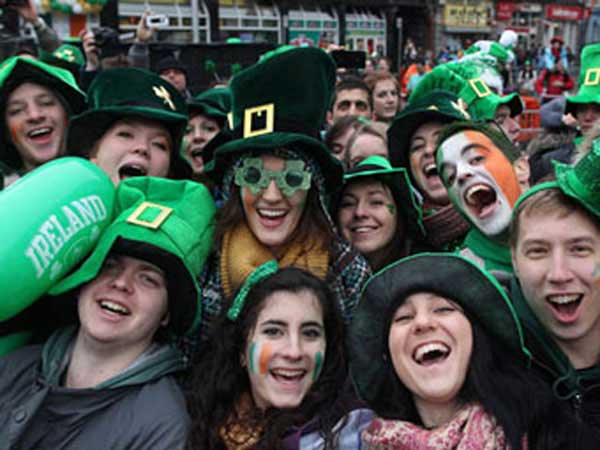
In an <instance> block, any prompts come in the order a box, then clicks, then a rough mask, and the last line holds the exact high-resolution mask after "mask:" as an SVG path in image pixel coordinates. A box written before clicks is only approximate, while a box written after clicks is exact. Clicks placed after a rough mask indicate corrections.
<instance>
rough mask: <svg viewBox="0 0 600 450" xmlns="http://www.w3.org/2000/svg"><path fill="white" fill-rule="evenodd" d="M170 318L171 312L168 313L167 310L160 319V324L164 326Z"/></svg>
mask: <svg viewBox="0 0 600 450" xmlns="http://www.w3.org/2000/svg"><path fill="white" fill-rule="evenodd" d="M170 320H171V314H170V313H169V311H167V312H166V313H165V315H164V316H163V318H162V319H161V321H160V326H161V327H166V326H167V325H168V324H169V321H170Z"/></svg>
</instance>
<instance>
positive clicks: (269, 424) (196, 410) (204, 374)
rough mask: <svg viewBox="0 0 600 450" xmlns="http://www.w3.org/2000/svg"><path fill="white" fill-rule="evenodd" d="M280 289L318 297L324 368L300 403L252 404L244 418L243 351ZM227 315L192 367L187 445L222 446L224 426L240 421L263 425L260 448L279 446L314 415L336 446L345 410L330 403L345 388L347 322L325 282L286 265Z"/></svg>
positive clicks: (247, 386)
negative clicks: (240, 411)
mask: <svg viewBox="0 0 600 450" xmlns="http://www.w3.org/2000/svg"><path fill="white" fill-rule="evenodd" d="M281 291H284V292H293V293H299V292H305V291H308V292H310V293H312V294H314V296H315V298H316V299H317V300H318V302H319V304H320V306H321V309H322V313H323V324H324V329H325V337H326V349H325V355H326V357H325V361H324V365H323V370H322V372H321V375H320V376H319V378H318V379H317V380H316V381H315V382H314V383H313V385H312V386H311V387H310V389H309V391H308V392H307V394H306V395H305V397H304V398H303V400H302V403H301V404H300V405H299V406H298V407H297V408H294V409H285V410H283V409H282V410H278V409H275V408H270V409H268V410H266V411H260V410H259V409H258V408H254V410H253V411H252V412H251V413H250V414H247V415H246V414H245V415H244V417H243V418H241V417H239V416H238V415H237V414H236V411H235V409H236V408H235V406H236V404H237V403H238V401H239V400H240V398H241V397H242V396H243V395H246V394H248V393H249V392H250V381H249V377H248V373H247V371H246V369H245V368H244V367H242V364H241V361H240V355H241V354H242V353H243V351H244V349H245V348H246V346H247V341H248V338H249V336H250V335H251V333H252V331H253V329H254V327H255V326H256V322H257V319H258V316H259V314H260V312H261V311H262V309H263V308H264V307H265V303H266V300H267V299H268V298H269V297H270V296H271V295H272V294H273V293H275V292H281ZM226 314H227V311H224V314H223V316H222V318H221V322H220V324H219V326H217V327H216V329H215V333H214V334H213V336H212V337H211V340H210V341H209V342H208V343H207V345H206V346H205V349H207V350H206V351H205V352H204V353H203V354H202V355H201V357H200V360H199V362H198V364H196V365H195V366H194V367H193V369H192V376H191V386H190V390H189V392H187V393H186V397H187V403H188V409H189V412H190V415H191V417H192V426H191V431H190V434H189V438H188V444H187V448H189V449H199V448H202V449H206V450H213V449H224V448H225V446H224V443H223V441H222V439H221V437H220V430H221V429H222V427H224V426H225V427H229V426H232V427H235V426H236V425H241V426H243V427H244V428H250V429H260V430H264V431H263V432H262V434H261V436H260V440H259V443H258V445H257V448H258V449H269V450H271V449H276V448H281V447H282V438H283V436H284V434H285V433H286V432H287V431H288V430H289V429H290V427H292V426H300V425H303V424H305V423H307V422H308V421H310V420H312V419H314V418H315V417H317V418H318V423H319V430H320V433H321V435H322V436H323V438H324V440H325V443H326V448H335V441H336V433H334V432H332V428H333V426H334V424H335V422H336V421H337V420H338V419H339V417H340V416H341V415H342V414H340V412H339V411H335V409H336V408H333V407H332V405H334V404H335V403H336V400H337V399H338V397H339V394H340V392H342V389H343V384H344V383H343V382H342V381H343V380H345V378H346V374H347V366H346V357H345V351H344V328H343V323H342V321H341V318H340V316H339V313H338V312H337V309H336V305H335V298H334V296H333V294H332V293H331V291H330V290H329V288H328V287H327V285H326V283H325V282H323V281H322V280H320V279H319V278H317V277H315V276H313V275H312V274H310V273H308V272H306V271H304V270H302V269H299V268H291V267H288V268H284V269H281V270H280V271H278V272H277V273H275V274H274V275H271V276H269V277H267V278H265V279H263V280H261V281H260V282H258V283H257V284H256V285H254V286H253V287H252V288H251V289H250V291H249V292H248V296H247V297H246V300H245V303H244V305H243V307H242V309H241V312H240V315H239V317H238V319H237V320H236V321H231V320H229V319H228V318H227V317H226ZM232 419H233V424H232Z"/></svg>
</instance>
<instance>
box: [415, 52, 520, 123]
mask: <svg viewBox="0 0 600 450" xmlns="http://www.w3.org/2000/svg"><path fill="white" fill-rule="evenodd" d="M485 69H486V67H485V66H484V65H482V64H478V63H475V62H457V63H447V64H442V65H440V66H437V67H435V68H434V69H433V70H432V71H431V72H429V73H427V74H426V75H425V77H424V78H423V79H422V80H421V82H420V83H419V84H418V85H417V87H416V88H415V90H414V91H413V93H412V94H411V96H410V98H409V101H410V102H412V101H413V100H414V99H416V98H418V97H420V96H422V95H424V94H425V93H427V92H430V91H432V90H434V89H443V90H446V91H450V92H452V93H454V94H455V95H457V96H459V97H460V98H462V99H463V100H464V101H465V102H466V104H467V105H468V107H469V111H471V112H472V114H473V117H472V119H473V120H493V119H494V115H495V113H496V109H498V106H500V105H507V106H508V107H509V108H510V115H511V117H514V116H517V115H519V114H521V112H522V111H523V103H522V101H521V98H520V97H519V95H518V94H516V93H513V94H509V95H505V96H502V97H501V96H499V95H497V94H495V93H494V92H493V91H492V89H490V87H489V86H488V84H487V83H486V82H485V81H484V78H483V77H484V76H485Z"/></svg>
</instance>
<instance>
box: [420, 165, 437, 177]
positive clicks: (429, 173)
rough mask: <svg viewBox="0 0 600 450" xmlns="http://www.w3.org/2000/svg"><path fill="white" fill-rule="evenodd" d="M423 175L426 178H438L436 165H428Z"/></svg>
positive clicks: (424, 168)
mask: <svg viewBox="0 0 600 450" xmlns="http://www.w3.org/2000/svg"><path fill="white" fill-rule="evenodd" d="M423 175H425V177H426V178H432V177H437V176H438V171H437V167H436V166H435V164H427V165H426V166H425V167H423Z"/></svg>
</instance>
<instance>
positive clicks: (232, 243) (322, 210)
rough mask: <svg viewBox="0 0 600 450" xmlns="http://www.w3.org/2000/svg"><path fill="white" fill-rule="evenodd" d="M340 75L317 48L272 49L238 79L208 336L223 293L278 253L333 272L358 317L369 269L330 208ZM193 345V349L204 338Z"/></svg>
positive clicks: (210, 268) (336, 172) (223, 151)
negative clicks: (327, 136) (330, 122)
mask: <svg viewBox="0 0 600 450" xmlns="http://www.w3.org/2000/svg"><path fill="white" fill-rule="evenodd" d="M273 80H277V82H274V81H273ZM334 80H335V65H334V62H333V60H332V59H331V58H330V57H329V56H328V55H327V54H326V53H325V52H323V51H322V50H319V49H310V48H300V49H298V48H293V49H289V48H283V49H280V50H277V51H274V52H272V53H271V54H267V55H265V56H264V57H263V59H262V60H261V61H260V62H259V63H257V64H255V65H254V66H252V67H249V68H248V69H246V70H244V71H242V72H240V73H238V74H237V75H236V77H235V78H234V79H233V80H232V82H231V85H230V87H231V91H232V95H233V102H232V104H233V132H232V133H233V135H234V139H233V140H232V141H231V142H229V143H227V144H225V145H224V146H221V147H219V148H218V149H217V150H216V152H215V155H214V159H213V161H212V162H211V164H209V166H208V167H207V171H208V173H209V175H210V176H211V177H212V178H213V179H214V180H215V181H216V182H217V183H218V184H219V185H220V186H221V189H222V191H223V193H224V196H225V197H226V200H225V204H224V205H223V207H222V208H221V210H220V211H219V217H218V219H217V228H216V238H215V252H214V254H213V257H212V258H211V260H210V261H209V263H208V265H207V269H206V271H205V273H204V274H203V276H202V277H201V283H203V292H202V303H203V305H202V306H203V308H202V309H203V314H204V316H203V322H202V329H201V334H202V338H206V337H208V336H209V335H210V332H211V329H212V327H213V325H212V322H214V319H215V318H216V317H217V316H218V315H219V313H220V312H221V310H222V309H223V308H226V307H227V306H228V305H226V301H225V299H227V298H229V297H230V296H231V295H232V294H233V293H234V292H235V291H236V290H237V289H238V288H239V287H240V286H241V284H242V283H243V282H244V280H245V279H246V277H247V276H248V275H249V274H250V273H251V272H252V271H253V270H254V269H255V268H256V267H258V266H260V265H261V264H262V263H264V262H266V261H268V260H271V259H276V260H277V261H278V263H279V265H280V266H281V267H288V266H294V267H300V268H303V269H305V270H307V271H309V272H311V273H312V274H313V275H316V276H317V277H319V278H320V279H323V280H325V281H326V282H327V283H328V284H329V286H330V287H331V288H332V290H333V291H334V294H335V296H336V302H337V306H338V309H339V311H340V313H341V315H342V318H343V319H344V320H345V321H349V320H350V318H351V316H352V312H353V310H354V307H355V306H356V304H357V302H358V299H359V296H360V289H361V287H362V284H363V283H364V281H365V280H366V278H367V277H368V274H369V268H368V264H367V262H366V261H365V260H364V258H362V257H361V256H360V255H359V254H358V253H357V252H356V251H355V250H352V249H351V247H350V246H349V244H348V243H347V242H346V241H344V240H343V239H342V238H341V237H339V236H338V235H337V234H336V232H335V228H334V225H333V222H332V220H331V218H330V216H329V214H328V212H327V209H326V207H325V205H326V202H327V198H328V195H327V193H328V192H333V191H334V190H335V188H336V187H337V186H339V185H340V184H341V180H342V169H341V165H340V164H339V162H338V161H337V160H336V159H335V158H334V157H333V156H332V155H331V152H330V151H329V150H328V149H327V148H326V147H325V145H324V144H323V143H322V142H321V141H320V140H319V138H318V136H319V131H320V126H321V124H322V123H323V121H324V119H325V114H326V112H327V107H328V104H327V101H328V99H329V98H330V97H331V95H330V94H331V92H332V89H333V86H334ZM189 344H190V345H191V346H192V348H188V350H189V352H191V353H193V352H195V351H196V350H198V348H197V344H199V339H198V340H197V341H196V342H189ZM194 347H196V348H194Z"/></svg>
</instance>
